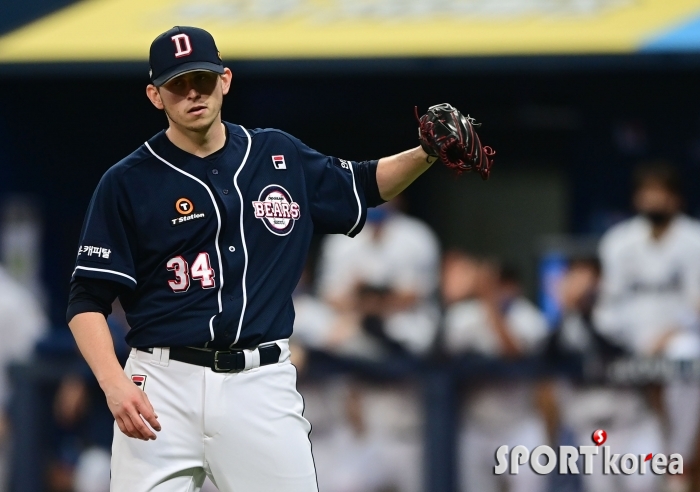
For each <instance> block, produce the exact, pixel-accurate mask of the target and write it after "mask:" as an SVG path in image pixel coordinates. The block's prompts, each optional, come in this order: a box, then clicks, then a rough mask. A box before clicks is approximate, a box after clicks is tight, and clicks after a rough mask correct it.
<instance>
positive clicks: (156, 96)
mask: <svg viewBox="0 0 700 492" xmlns="http://www.w3.org/2000/svg"><path fill="white" fill-rule="evenodd" d="M146 96H147V97H148V99H150V101H151V103H152V104H153V105H154V106H155V107H156V108H158V109H164V108H165V106H163V100H162V99H161V98H160V93H159V92H158V88H157V87H156V86H155V85H153V84H148V85H147V86H146Z"/></svg>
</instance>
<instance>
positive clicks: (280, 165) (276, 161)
mask: <svg viewBox="0 0 700 492" xmlns="http://www.w3.org/2000/svg"><path fill="white" fill-rule="evenodd" d="M272 165H273V166H275V169H287V163H286V162H284V156H283V155H273V156H272Z"/></svg>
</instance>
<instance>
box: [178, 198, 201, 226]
mask: <svg viewBox="0 0 700 492" xmlns="http://www.w3.org/2000/svg"><path fill="white" fill-rule="evenodd" d="M175 210H177V213H179V214H180V217H175V218H174V219H170V224H171V225H172V226H176V225H180V224H184V223H185V222H189V221H190V220H195V219H203V218H204V217H205V215H204V214H203V213H198V214H196V213H194V205H193V204H192V202H191V201H190V200H188V199H187V198H180V199H179V200H178V201H176V202H175Z"/></svg>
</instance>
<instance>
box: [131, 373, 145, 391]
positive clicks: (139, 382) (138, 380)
mask: <svg viewBox="0 0 700 492" xmlns="http://www.w3.org/2000/svg"><path fill="white" fill-rule="evenodd" d="M131 380H132V381H133V382H134V384H135V385H136V386H138V387H139V388H141V389H142V390H145V389H146V376H145V375H143V374H132V376H131Z"/></svg>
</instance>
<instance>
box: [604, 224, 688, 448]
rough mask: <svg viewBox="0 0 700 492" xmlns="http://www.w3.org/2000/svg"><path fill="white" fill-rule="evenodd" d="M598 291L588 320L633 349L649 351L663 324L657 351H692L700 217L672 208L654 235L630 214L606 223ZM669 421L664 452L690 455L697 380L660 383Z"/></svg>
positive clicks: (684, 354) (672, 354)
mask: <svg viewBox="0 0 700 492" xmlns="http://www.w3.org/2000/svg"><path fill="white" fill-rule="evenodd" d="M600 258H601V261H602V264H603V284H602V296H601V302H600V305H599V308H598V309H597V312H596V325H597V326H598V328H599V329H600V330H601V332H603V333H605V334H606V335H608V336H610V337H611V338H614V339H615V340H617V341H618V342H619V343H621V344H622V345H623V346H625V347H626V348H628V349H629V350H631V351H632V352H633V353H635V354H637V355H650V354H651V352H652V351H653V350H654V347H655V345H656V344H657V343H658V342H659V340H661V339H662V337H663V336H664V335H665V334H666V333H668V332H669V331H670V330H677V332H676V333H675V334H673V335H672V336H671V337H670V339H669V341H668V343H667V344H666V346H665V349H664V350H663V352H662V353H661V355H663V356H665V357H667V358H669V359H672V360H684V359H696V358H700V336H699V326H698V325H699V322H700V317H699V314H700V222H698V221H696V220H693V219H691V218H689V217H687V216H683V215H681V216H678V217H676V218H675V219H674V220H673V222H672V223H671V224H670V226H669V230H668V231H667V232H666V234H664V235H663V236H662V237H661V239H660V240H658V241H657V240H654V239H653V238H652V236H651V226H650V224H649V222H648V221H647V220H646V219H645V218H643V217H635V218H632V219H629V220H627V221H625V222H622V223H621V224H619V225H617V226H615V227H613V228H612V229H611V230H610V231H608V232H607V233H606V235H605V236H604V237H603V239H602V241H601V244H600ZM664 403H665V408H666V412H667V414H668V421H669V429H668V438H667V443H666V450H665V451H666V452H667V453H669V454H670V453H681V454H682V455H683V457H684V458H685V460H687V461H690V460H691V459H692V457H693V455H694V449H695V439H696V435H697V430H698V424H699V423H700V417H699V416H700V384H697V383H684V382H682V381H679V382H674V383H671V384H669V385H667V386H666V387H665V388H664Z"/></svg>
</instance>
